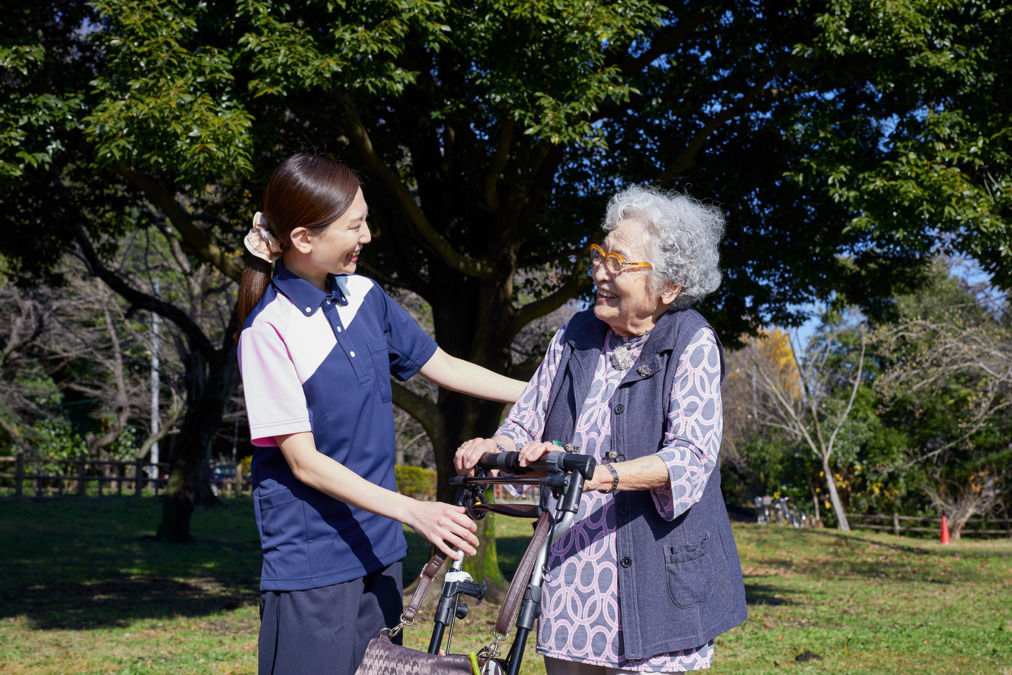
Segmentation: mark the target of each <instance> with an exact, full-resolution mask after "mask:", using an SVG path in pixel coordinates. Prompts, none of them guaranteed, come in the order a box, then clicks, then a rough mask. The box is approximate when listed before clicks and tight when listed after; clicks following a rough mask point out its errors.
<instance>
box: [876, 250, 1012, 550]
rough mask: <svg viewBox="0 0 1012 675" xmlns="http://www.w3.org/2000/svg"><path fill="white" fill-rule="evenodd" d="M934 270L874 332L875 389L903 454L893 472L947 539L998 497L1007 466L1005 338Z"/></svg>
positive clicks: (963, 290)
mask: <svg viewBox="0 0 1012 675" xmlns="http://www.w3.org/2000/svg"><path fill="white" fill-rule="evenodd" d="M948 272H949V268H948V265H947V264H945V263H944V262H943V261H939V262H938V263H937V264H936V266H935V268H934V275H933V276H932V284H931V286H929V287H928V288H926V289H924V291H922V292H920V293H917V294H912V295H910V296H907V297H904V298H903V299H902V301H901V303H900V308H901V311H902V315H901V317H900V319H899V320H897V321H896V322H892V323H888V324H885V325H882V326H880V327H879V328H878V330H877V331H876V333H875V341H876V344H877V345H878V349H879V351H880V352H881V353H883V354H885V355H887V358H888V361H887V368H886V370H885V372H884V373H883V374H882V376H881V377H879V378H878V379H877V380H876V383H875V386H876V389H877V390H878V392H879V393H880V395H881V396H882V398H883V403H884V406H885V407H886V408H887V411H888V413H887V414H888V418H889V423H890V424H892V425H894V426H895V427H897V428H899V429H902V430H903V431H904V433H906V434H907V436H908V437H909V439H910V449H909V452H908V454H907V455H906V456H905V457H904V461H903V462H902V464H901V465H899V467H898V468H899V469H901V470H903V471H908V472H910V473H913V474H914V475H916V476H917V477H918V482H919V483H920V486H919V487H920V488H921V489H922V490H923V491H924V492H925V493H926V494H927V496H928V498H929V500H930V502H931V504H932V506H933V507H934V508H935V509H936V510H937V511H939V512H941V513H943V514H945V515H946V516H948V518H949V520H950V522H951V523H952V532H953V533H954V534H953V536H954V537H958V536H959V532H960V530H961V529H962V527H963V526H964V524H965V523H966V522H967V521H968V520H969V519H970V518H971V517H973V516H976V515H982V514H987V513H988V512H990V510H991V509H992V508H993V507H994V506H995V505H997V504H998V503H999V502H1000V501H1001V500H1002V498H1003V494H1004V493H1005V491H1007V489H1008V486H1007V479H1006V478H1005V473H1006V472H1005V471H1004V470H1003V467H1006V466H1008V464H1009V461H1010V460H1012V446H1010V444H1009V442H1008V438H1009V433H1010V431H1012V423H1010V420H1012V417H1010V416H1009V410H1010V409H1012V357H1010V354H1012V330H1010V326H1009V321H1008V315H1007V313H1005V312H1002V313H999V314H997V315H996V314H994V313H992V312H990V311H989V310H988V309H987V308H986V307H984V306H982V305H981V304H980V303H979V302H978V301H977V299H976V298H974V296H973V295H972V293H971V291H970V289H969V288H967V287H966V284H965V283H964V282H961V281H960V280H958V279H954V278H952V277H950V276H949V274H948Z"/></svg>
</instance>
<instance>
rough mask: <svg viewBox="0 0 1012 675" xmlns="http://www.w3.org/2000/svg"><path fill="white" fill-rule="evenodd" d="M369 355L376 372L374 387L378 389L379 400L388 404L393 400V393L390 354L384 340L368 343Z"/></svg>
mask: <svg viewBox="0 0 1012 675" xmlns="http://www.w3.org/2000/svg"><path fill="white" fill-rule="evenodd" d="M369 355H370V356H371V357H372V367H373V370H374V371H375V372H376V386H377V387H378V388H379V392H380V400H382V401H383V402H384V403H389V402H390V401H392V400H393V397H394V392H393V387H392V386H391V384H390V352H389V351H388V347H387V342H386V340H380V341H378V342H373V343H370V345H369Z"/></svg>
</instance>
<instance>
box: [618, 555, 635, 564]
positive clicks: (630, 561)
mask: <svg viewBox="0 0 1012 675" xmlns="http://www.w3.org/2000/svg"><path fill="white" fill-rule="evenodd" d="M618 564H619V565H621V566H622V567H632V558H630V557H629V556H625V557H624V558H622V560H620V561H619V563H618Z"/></svg>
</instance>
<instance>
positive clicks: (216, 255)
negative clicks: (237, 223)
mask: <svg viewBox="0 0 1012 675" xmlns="http://www.w3.org/2000/svg"><path fill="white" fill-rule="evenodd" d="M117 172H118V173H119V174H120V175H121V176H123V177H124V178H126V179H127V181H129V182H130V184H131V185H133V186H134V187H136V188H138V189H140V190H141V191H142V192H143V193H144V194H145V195H147V196H148V198H149V199H151V201H153V202H154V203H155V204H156V205H157V206H158V208H160V209H161V210H162V211H164V212H165V215H166V217H167V218H168V219H169V222H171V223H172V226H173V227H174V228H175V229H176V231H177V232H178V233H179V236H181V237H182V238H183V241H184V242H186V245H187V246H189V247H190V248H192V249H193V250H194V251H195V252H196V254H197V256H198V257H200V258H201V259H202V260H206V261H208V262H209V263H211V264H212V265H214V266H215V267H216V268H217V269H218V270H219V271H220V272H221V273H222V274H224V275H225V276H227V277H228V278H230V279H232V280H233V281H235V282H237V283H238V282H239V281H240V280H241V279H242V267H241V266H240V265H237V264H236V262H235V260H233V259H232V258H231V257H230V256H229V255H228V254H226V253H225V252H224V251H222V250H221V249H220V248H218V247H217V246H215V245H214V244H212V243H211V242H210V241H208V239H207V237H205V236H204V233H203V232H201V231H200V230H199V229H198V228H197V227H196V226H195V225H194V224H193V219H192V218H190V215H189V214H188V213H187V212H186V209H185V208H183V206H182V205H181V204H180V203H179V202H178V201H176V199H175V198H174V197H173V196H172V195H171V194H170V193H169V192H168V191H167V190H165V189H164V188H163V187H162V186H161V185H159V184H158V182H157V181H155V179H153V178H151V177H150V176H145V175H143V174H140V173H138V172H136V171H133V170H131V169H128V168H126V167H119V168H118V169H117Z"/></svg>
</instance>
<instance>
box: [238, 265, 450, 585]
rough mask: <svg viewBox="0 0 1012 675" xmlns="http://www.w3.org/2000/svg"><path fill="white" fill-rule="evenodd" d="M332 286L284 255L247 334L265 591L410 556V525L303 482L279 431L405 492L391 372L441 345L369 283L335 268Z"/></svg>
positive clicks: (414, 367) (242, 348)
mask: <svg viewBox="0 0 1012 675" xmlns="http://www.w3.org/2000/svg"><path fill="white" fill-rule="evenodd" d="M328 287H329V288H330V289H331V291H330V292H329V293H325V292H323V291H321V290H319V289H318V288H316V287H315V286H313V284H311V283H309V282H308V281H306V280H304V279H301V278H300V277H297V276H295V275H294V274H292V273H291V272H289V271H288V270H287V269H285V267H284V265H283V264H282V263H281V261H278V262H277V263H276V264H275V273H274V279H273V281H272V282H271V285H270V286H269V287H268V288H267V291H266V293H265V294H264V297H263V298H262V299H261V301H260V303H259V304H258V305H257V306H256V308H255V309H254V310H253V312H252V313H251V314H250V316H249V318H248V319H247V320H246V324H245V326H244V327H243V331H242V334H241V335H240V338H239V368H240V371H241V373H242V379H243V390H244V393H245V397H246V412H247V416H248V418H249V424H250V435H251V438H252V440H253V445H254V446H256V448H255V451H254V454H253V503H254V509H255V511H256V520H257V528H258V529H259V531H260V542H261V546H262V548H263V556H264V561H263V570H262V573H261V577H260V588H261V590H272V591H295V590H306V589H310V588H321V587H323V586H330V585H332V584H337V583H341V582H343V581H348V580H350V579H356V578H358V577H361V576H364V575H366V574H368V573H370V572H373V571H375V570H378V569H380V568H382V567H385V566H386V565H389V564H390V563H392V562H396V561H397V560H400V559H401V558H403V557H404V556H405V555H406V554H407V544H406V542H405V540H404V533H403V529H402V527H401V524H400V523H398V522H396V521H394V520H391V519H389V518H386V517H383V516H378V515H376V514H373V513H369V512H368V511H363V510H361V509H358V508H355V507H353V506H349V505H348V504H344V503H343V502H340V501H338V500H336V499H333V498H332V497H328V496H327V495H325V494H323V493H322V492H319V491H317V490H315V489H313V488H310V487H309V486H307V485H305V484H303V483H301V482H299V481H298V480H297V479H296V478H295V476H294V475H293V474H292V471H291V469H290V468H289V466H288V463H287V462H286V461H285V458H284V456H283V455H282V454H281V451H280V449H278V447H277V445H276V443H275V442H274V437H275V436H278V435H283V434H291V433H298V432H303V431H312V432H313V437H314V439H315V441H316V447H317V449H318V450H319V451H320V452H322V453H323V454H325V455H327V456H328V457H331V458H332V459H334V460H335V461H337V462H340V463H341V464H343V465H344V466H346V467H347V468H348V469H350V470H352V471H354V472H355V473H357V474H358V475H360V476H362V477H363V478H365V479H366V480H368V481H371V482H373V483H375V484H377V485H380V486H382V487H385V488H387V489H389V490H396V489H397V485H396V482H395V479H394V450H395V439H394V418H393V404H392V402H391V401H392V390H391V386H390V375H391V374H392V375H394V376H395V377H397V378H399V379H401V380H405V379H407V378H409V377H411V376H412V375H414V374H415V372H417V371H418V369H419V368H421V367H422V366H423V365H424V364H425V363H426V362H427V361H428V360H429V359H430V358H431V357H432V355H433V354H434V353H435V351H436V343H435V342H433V340H432V339H431V338H430V337H429V336H428V335H426V334H425V332H424V331H423V330H422V329H421V327H419V326H418V324H417V323H416V322H415V320H414V319H412V318H411V316H410V315H409V314H408V313H407V312H406V311H404V309H403V308H402V307H401V306H400V305H398V304H397V303H396V302H394V300H393V299H391V298H390V296H388V295H387V294H386V293H385V292H384V291H383V289H382V288H380V287H379V286H378V285H377V284H376V283H375V282H373V281H372V280H370V279H368V278H366V277H362V276H358V275H350V276H349V275H341V276H330V277H329V279H328Z"/></svg>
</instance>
